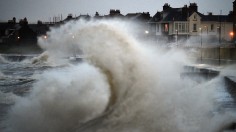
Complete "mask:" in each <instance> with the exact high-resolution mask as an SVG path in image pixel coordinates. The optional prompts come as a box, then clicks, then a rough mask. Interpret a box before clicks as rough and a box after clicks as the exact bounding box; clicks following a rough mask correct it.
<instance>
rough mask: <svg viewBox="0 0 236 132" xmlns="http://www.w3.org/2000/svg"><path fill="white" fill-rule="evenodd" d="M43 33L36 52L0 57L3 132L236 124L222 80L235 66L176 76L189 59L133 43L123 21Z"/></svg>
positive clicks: (165, 130)
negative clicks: (207, 74)
mask: <svg viewBox="0 0 236 132" xmlns="http://www.w3.org/2000/svg"><path fill="white" fill-rule="evenodd" d="M47 35H48V39H46V40H45V39H43V38H39V40H38V42H39V45H40V46H41V47H42V48H43V49H44V50H45V52H44V53H42V54H40V55H32V56H28V57H26V58H24V59H23V60H22V59H20V61H19V60H17V59H16V60H14V59H13V60H11V59H7V58H9V57H10V56H11V55H8V57H5V56H4V55H2V56H1V57H0V71H1V72H0V77H1V78H0V106H1V107H0V112H1V115H0V121H1V129H0V130H1V131H3V132H95V131H97V132H118V131H119V132H147V131H148V132H199V131H204V132H216V131H223V130H224V129H226V127H227V126H229V125H231V124H232V123H234V122H235V119H236V118H235V109H234V106H235V104H234V100H233V98H232V97H231V95H230V94H229V93H228V92H227V90H226V88H225V83H224V78H223V76H225V75H236V74H235V73H234V66H229V67H221V68H219V69H218V70H219V71H221V73H220V75H219V76H218V77H215V78H213V79H209V80H205V79H202V81H200V82H199V81H196V80H195V79H193V78H191V77H185V78H182V77H181V73H183V72H184V71H185V69H184V68H183V67H184V66H186V65H192V64H194V61H193V60H191V59H189V57H188V55H187V54H186V53H185V52H184V51H182V50H179V49H175V48H173V49H168V50H166V49H165V48H163V46H160V47H159V46H157V45H153V44H151V43H149V42H146V41H144V40H140V39H139V37H138V36H137V34H135V33H134V29H133V26H132V24H131V23H128V22H127V23H126V22H120V21H107V20H106V21H89V22H87V21H77V22H69V23H67V24H65V25H62V26H61V27H58V28H52V29H51V30H50V32H48V33H47ZM75 54H77V55H78V54H80V55H82V59H80V60H76V59H75V58H74V55H75ZM12 56H15V55H12ZM69 56H72V57H69ZM10 58H11V57H10ZM232 71H233V72H232ZM199 78H201V76H199ZM198 80H199V79H198Z"/></svg>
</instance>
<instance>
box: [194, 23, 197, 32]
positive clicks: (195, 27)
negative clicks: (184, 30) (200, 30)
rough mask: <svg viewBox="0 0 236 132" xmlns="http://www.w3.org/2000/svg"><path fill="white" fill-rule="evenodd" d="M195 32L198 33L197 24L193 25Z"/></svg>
mask: <svg viewBox="0 0 236 132" xmlns="http://www.w3.org/2000/svg"><path fill="white" fill-rule="evenodd" d="M193 31H194V32H196V31H197V24H193Z"/></svg>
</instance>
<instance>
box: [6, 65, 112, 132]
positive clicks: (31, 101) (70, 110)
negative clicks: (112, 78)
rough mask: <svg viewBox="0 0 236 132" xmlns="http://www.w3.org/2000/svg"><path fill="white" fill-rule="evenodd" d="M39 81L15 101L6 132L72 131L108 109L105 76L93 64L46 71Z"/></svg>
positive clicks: (107, 91) (107, 88) (107, 90)
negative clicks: (25, 95)
mask: <svg viewBox="0 0 236 132" xmlns="http://www.w3.org/2000/svg"><path fill="white" fill-rule="evenodd" d="M38 80H39V81H38V82H37V83H36V84H35V85H34V88H33V90H32V91H31V94H30V95H29V96H28V97H26V98H22V99H19V100H18V101H16V105H15V106H13V108H12V110H11V111H10V115H9V119H8V124H9V126H8V130H7V131H12V132H32V131H34V132H42V131H44V132H52V131H53V132H56V131H57V132H64V131H70V130H73V129H74V128H76V127H77V126H78V125H80V124H81V123H84V122H86V121H88V120H91V119H93V118H94V117H96V116H98V115H99V114H101V113H102V112H103V111H104V109H105V108H106V105H107V102H108V99H109V86H108V85H107V80H106V77H105V76H104V75H103V74H101V73H100V71H99V70H98V69H97V68H95V67H93V66H91V65H88V64H80V65H78V66H71V67H67V68H62V69H55V70H52V71H47V72H45V73H44V74H43V75H42V76H41V77H40V78H39V79H38Z"/></svg>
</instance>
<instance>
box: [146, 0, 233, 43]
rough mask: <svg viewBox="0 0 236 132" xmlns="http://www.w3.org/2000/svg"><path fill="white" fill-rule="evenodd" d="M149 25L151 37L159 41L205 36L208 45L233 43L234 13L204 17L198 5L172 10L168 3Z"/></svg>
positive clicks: (210, 14)
mask: <svg viewBox="0 0 236 132" xmlns="http://www.w3.org/2000/svg"><path fill="white" fill-rule="evenodd" d="M235 22H236V21H235ZM148 23H149V30H150V35H152V36H153V37H154V38H157V39H165V40H167V41H176V40H180V39H182V40H186V39H188V38H197V37H199V36H203V37H205V41H207V42H208V43H209V42H220V43H221V42H230V41H233V35H234V33H233V25H234V24H233V12H230V13H229V15H221V14H219V15H213V14H212V13H208V14H207V15H204V14H202V13H200V12H198V6H197V4H196V3H190V5H189V6H187V5H184V7H182V8H172V7H171V6H170V5H169V4H167V3H166V4H165V5H164V6H163V11H161V12H157V13H156V14H155V15H154V16H153V18H152V19H151V20H150V21H149V22H148ZM235 29H236V28H235Z"/></svg>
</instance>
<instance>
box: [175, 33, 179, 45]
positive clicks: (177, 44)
mask: <svg viewBox="0 0 236 132" xmlns="http://www.w3.org/2000/svg"><path fill="white" fill-rule="evenodd" d="M175 31H176V44H177V46H178V33H179V32H178V30H175Z"/></svg>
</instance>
